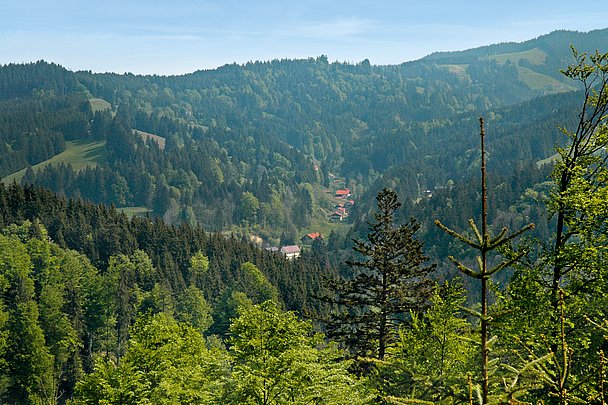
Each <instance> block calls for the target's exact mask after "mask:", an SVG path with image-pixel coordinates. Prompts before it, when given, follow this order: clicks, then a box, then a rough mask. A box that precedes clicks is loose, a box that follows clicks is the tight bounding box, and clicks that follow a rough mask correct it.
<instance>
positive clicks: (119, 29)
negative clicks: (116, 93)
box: [0, 0, 608, 74]
mask: <svg viewBox="0 0 608 405" xmlns="http://www.w3.org/2000/svg"><path fill="white" fill-rule="evenodd" d="M606 27H608V1H588V2H583V3H576V2H573V1H572V0H569V1H562V0H552V1H544V0H543V1H535V0H527V1H523V0H502V1H494V0H484V1H477V0H470V1H469V0H467V1H465V0H416V1H410V0H401V1H397V0H367V1H360V0H348V1H343V0H323V1H321V0H319V1H317V0H266V1H264V0H240V1H235V0H172V1H155V0H149V1H143V0H135V1H131V0H105V1H96V0H82V1H77V0H54V1H51V0H45V1H29V0H10V1H7V0H0V64H5V63H11V62H15V63H19V62H30V61H36V60H40V59H44V60H46V61H49V62H55V63H59V64H61V65H63V66H65V67H67V68H69V69H72V70H81V69H82V70H92V71H94V72H106V71H111V72H118V73H123V72H132V73H142V74H150V73H156V74H180V73H188V72H192V71H195V70H198V69H210V68H216V67H218V66H221V65H224V64H226V63H232V62H237V63H245V62H248V61H256V60H270V59H281V58H306V57H310V56H313V57H314V56H319V55H322V54H324V55H327V56H328V58H329V59H330V61H334V60H338V61H347V62H359V61H361V60H363V59H366V58H367V59H369V60H370V61H371V63H372V64H397V63H401V62H404V61H408V60H414V59H418V58H420V57H422V56H424V55H427V54H429V53H431V52H434V51H445V50H462V49H468V48H473V47H477V46H481V45H488V44H492V43H498V42H509V41H517V42H520V41H524V40H527V39H531V38H535V37H537V36H539V35H542V34H546V33H549V32H551V31H553V30H556V29H569V30H578V31H590V30H593V29H598V28H606ZM607 47H608V45H607ZM603 51H604V52H606V51H608V49H605V50H603Z"/></svg>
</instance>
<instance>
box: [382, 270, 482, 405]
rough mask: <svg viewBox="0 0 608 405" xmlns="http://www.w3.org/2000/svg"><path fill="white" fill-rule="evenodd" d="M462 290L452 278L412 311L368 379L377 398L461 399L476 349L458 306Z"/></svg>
mask: <svg viewBox="0 0 608 405" xmlns="http://www.w3.org/2000/svg"><path fill="white" fill-rule="evenodd" d="M465 300H466V292H465V290H464V289H463V287H462V284H461V283H460V282H459V281H458V280H454V281H452V282H447V281H446V282H445V283H444V284H443V285H441V286H439V285H437V286H436V287H435V290H434V291H433V295H432V297H431V306H430V308H429V309H428V310H427V311H426V312H425V313H424V314H423V315H418V314H415V313H413V314H412V321H411V324H410V325H409V326H408V327H402V328H401V329H400V332H399V340H398V341H397V343H396V345H395V347H394V348H393V349H391V350H390V351H389V353H388V355H387V359H386V360H385V361H384V362H380V363H379V364H378V366H377V367H378V372H377V375H376V376H375V378H374V380H376V382H377V384H378V385H379V386H380V387H379V388H380V391H381V392H382V394H383V396H388V397H390V398H392V400H393V401H394V400H395V399H396V398H398V397H401V398H410V399H411V398H415V399H417V400H425V401H429V402H432V403H451V401H456V400H461V401H462V400H466V398H467V392H468V388H467V375H468V374H469V373H470V372H471V370H473V369H474V368H475V365H474V361H475V358H476V353H477V349H476V347H475V345H473V344H471V340H474V337H473V330H472V326H471V324H470V323H469V322H468V320H467V319H466V313H465V312H464V311H463V310H462V309H461V308H462V306H463V305H464V303H465Z"/></svg>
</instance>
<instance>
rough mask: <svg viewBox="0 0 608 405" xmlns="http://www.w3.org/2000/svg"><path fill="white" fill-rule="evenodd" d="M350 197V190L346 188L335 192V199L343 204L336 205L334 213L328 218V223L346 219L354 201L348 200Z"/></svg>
mask: <svg viewBox="0 0 608 405" xmlns="http://www.w3.org/2000/svg"><path fill="white" fill-rule="evenodd" d="M350 196H351V194H350V190H349V189H347V188H343V189H340V190H336V194H335V197H336V198H337V199H338V200H342V201H344V202H339V203H338V204H336V206H335V207H334V209H335V211H334V212H333V213H332V214H331V215H330V216H329V220H330V221H332V222H339V221H343V220H344V219H345V218H346V217H348V212H349V210H350V209H351V208H352V207H353V206H354V205H355V201H354V200H350V199H349V198H350Z"/></svg>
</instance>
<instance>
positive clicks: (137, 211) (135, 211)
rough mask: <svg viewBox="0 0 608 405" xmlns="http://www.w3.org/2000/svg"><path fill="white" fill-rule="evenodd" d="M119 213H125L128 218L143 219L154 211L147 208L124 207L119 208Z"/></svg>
mask: <svg viewBox="0 0 608 405" xmlns="http://www.w3.org/2000/svg"><path fill="white" fill-rule="evenodd" d="M117 210H118V211H121V212H124V213H125V214H126V215H127V216H128V217H133V216H138V217H143V216H145V215H146V214H147V213H149V212H152V210H150V209H148V208H146V207H123V208H117Z"/></svg>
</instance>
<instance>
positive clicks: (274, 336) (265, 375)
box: [228, 301, 371, 404]
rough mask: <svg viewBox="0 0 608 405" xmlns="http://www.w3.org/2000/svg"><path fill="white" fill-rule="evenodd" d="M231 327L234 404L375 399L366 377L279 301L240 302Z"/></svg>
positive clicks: (360, 401) (232, 394) (331, 402)
mask: <svg viewBox="0 0 608 405" xmlns="http://www.w3.org/2000/svg"><path fill="white" fill-rule="evenodd" d="M230 332H231V334H232V335H233V337H232V338H231V339H230V351H229V353H230V356H231V359H232V362H233V367H232V370H233V371H232V381H231V385H230V387H229V397H228V398H229V399H228V400H229V402H230V403H239V404H307V403H311V402H312V403H323V404H344V403H351V404H360V403H371V397H370V392H369V391H368V390H367V389H366V388H365V387H364V385H363V381H362V380H359V379H357V378H356V377H354V376H352V375H350V374H349V373H348V371H347V369H348V367H349V365H350V362H347V361H341V360H340V358H341V353H340V352H339V351H338V350H337V349H336V348H335V347H334V346H332V345H330V346H325V345H323V337H322V335H320V334H313V333H312V327H311V325H310V324H309V323H308V322H303V321H300V320H298V319H297V317H296V316H295V314H294V313H292V312H282V311H281V310H280V309H279V308H278V306H277V304H276V303H274V302H272V301H266V302H264V303H262V304H260V305H253V306H252V305H249V306H242V307H240V309H239V317H238V318H236V319H235V320H234V322H233V323H232V325H231V326H230Z"/></svg>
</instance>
